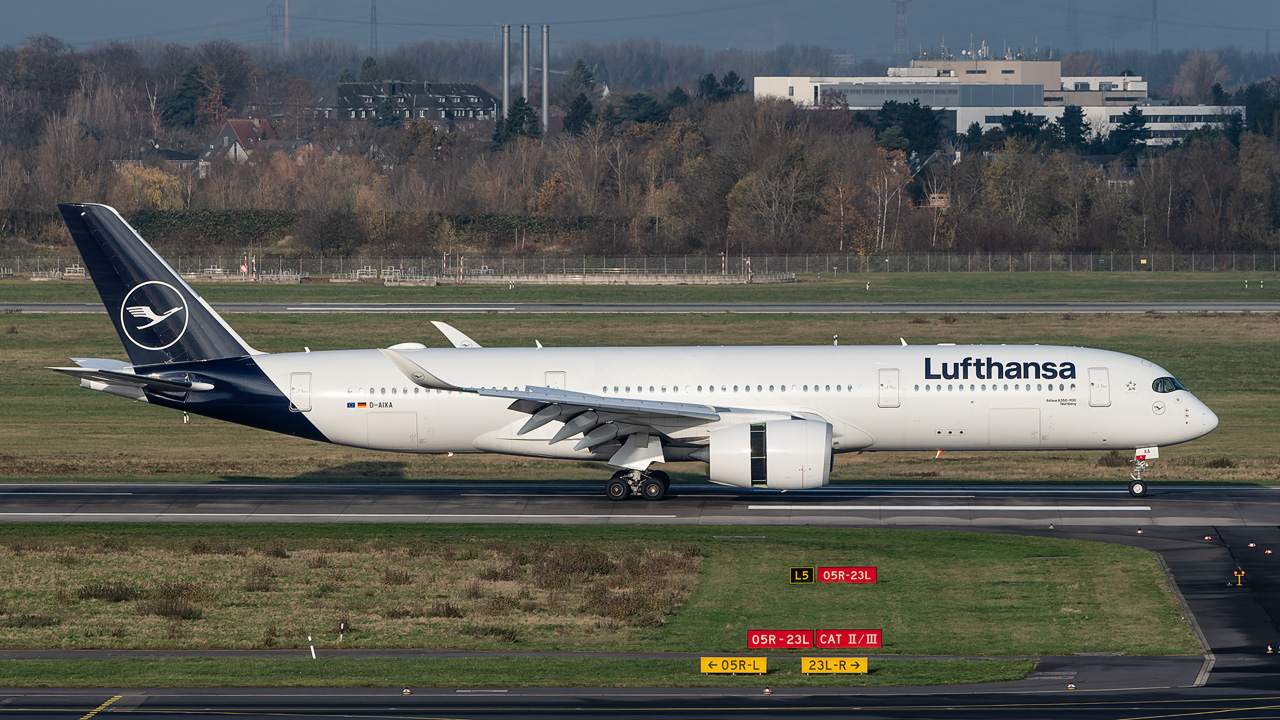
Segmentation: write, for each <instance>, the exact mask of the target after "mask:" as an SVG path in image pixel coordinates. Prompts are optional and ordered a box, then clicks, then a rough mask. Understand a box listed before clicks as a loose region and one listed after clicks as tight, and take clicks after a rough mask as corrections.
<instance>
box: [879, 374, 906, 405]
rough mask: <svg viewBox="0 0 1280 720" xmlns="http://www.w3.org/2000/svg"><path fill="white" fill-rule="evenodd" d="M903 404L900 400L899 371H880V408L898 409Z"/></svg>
mask: <svg viewBox="0 0 1280 720" xmlns="http://www.w3.org/2000/svg"><path fill="white" fill-rule="evenodd" d="M900 404H901V402H900V401H899V398H898V369H897V368H881V369H880V407H882V408H896V407H898V406H899V405H900Z"/></svg>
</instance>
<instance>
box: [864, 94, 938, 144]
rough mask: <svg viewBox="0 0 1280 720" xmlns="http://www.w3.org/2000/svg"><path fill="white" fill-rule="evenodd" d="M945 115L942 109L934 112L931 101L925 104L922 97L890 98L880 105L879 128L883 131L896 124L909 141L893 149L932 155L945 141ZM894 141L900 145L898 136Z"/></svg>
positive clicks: (902, 135) (877, 127)
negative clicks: (908, 100) (943, 121)
mask: <svg viewBox="0 0 1280 720" xmlns="http://www.w3.org/2000/svg"><path fill="white" fill-rule="evenodd" d="M941 116H942V114H941V113H939V112H934V110H933V109H932V108H930V107H929V106H928V105H921V104H920V101H919V100H912V101H911V102H909V103H900V102H896V101H894V100H889V101H886V102H885V104H884V105H882V106H881V107H880V115H879V118H878V119H877V120H878V121H877V123H876V130H877V131H878V132H879V133H880V134H881V135H883V134H884V133H885V132H886V131H887V130H888V129H889V128H893V127H896V128H898V130H899V132H900V133H901V137H902V138H903V140H905V141H906V145H905V146H902V147H894V148H890V149H899V150H906V151H907V152H909V153H910V152H914V153H918V154H920V155H922V156H923V155H928V154H929V153H932V152H933V151H934V150H937V149H938V144H939V143H940V142H941V141H942V117H941ZM894 142H895V145H896V144H897V140H895V141H894ZM882 144H883V143H882ZM886 147H887V146H886Z"/></svg>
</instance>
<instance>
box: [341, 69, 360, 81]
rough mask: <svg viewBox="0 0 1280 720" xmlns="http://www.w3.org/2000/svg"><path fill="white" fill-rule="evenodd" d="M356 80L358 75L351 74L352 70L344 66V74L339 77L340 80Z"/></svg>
mask: <svg viewBox="0 0 1280 720" xmlns="http://www.w3.org/2000/svg"><path fill="white" fill-rule="evenodd" d="M355 81H356V77H355V76H354V75H352V74H351V70H350V69H349V68H342V75H340V76H339V77H338V82H340V83H349V82H355Z"/></svg>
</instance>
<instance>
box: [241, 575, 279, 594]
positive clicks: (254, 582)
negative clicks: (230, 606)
mask: <svg viewBox="0 0 1280 720" xmlns="http://www.w3.org/2000/svg"><path fill="white" fill-rule="evenodd" d="M244 589H245V590H247V591H248V592H275V591H276V585H275V583H273V582H271V581H270V580H268V579H267V578H250V579H248V580H245V581H244Z"/></svg>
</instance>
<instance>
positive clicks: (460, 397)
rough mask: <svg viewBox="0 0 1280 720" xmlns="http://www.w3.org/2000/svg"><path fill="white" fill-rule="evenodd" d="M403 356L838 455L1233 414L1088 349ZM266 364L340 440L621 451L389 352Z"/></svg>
mask: <svg viewBox="0 0 1280 720" xmlns="http://www.w3.org/2000/svg"><path fill="white" fill-rule="evenodd" d="M403 354H404V355H405V356H406V357H408V358H410V359H412V360H413V361H414V362H416V363H417V364H418V365H420V366H421V367H423V368H427V369H429V370H430V372H432V373H433V374H435V376H436V377H438V378H440V379H442V380H444V381H446V382H448V383H451V384H453V385H455V386H459V387H468V388H475V387H486V388H510V389H513V390H514V389H517V388H521V389H522V388H524V387H525V386H537V387H556V388H563V389H566V390H572V391H577V392H582V393H591V394H593V395H605V396H612V397H622V398H638V399H647V400H662V401H672V402H680V403H696V404H703V405H708V406H712V407H714V408H716V409H717V411H719V412H720V415H721V419H720V420H719V421H717V422H716V423H710V424H701V425H697V426H694V427H687V426H683V425H681V426H675V425H673V426H672V427H671V428H670V429H669V433H668V434H669V437H671V438H673V439H675V440H677V441H682V442H687V443H689V444H691V445H697V444H698V443H700V442H705V438H706V437H707V434H708V432H709V431H710V430H714V429H715V428H717V427H719V426H725V425H729V424H737V423H742V422H751V421H753V420H754V419H756V418H759V417H765V416H773V417H778V416H794V417H806V418H811V419H822V420H825V421H826V422H829V423H830V424H831V426H832V446H833V450H834V451H835V452H851V451H860V450H871V451H874V450H933V449H943V450H1029V449H1044V450H1050V449H1061V450H1070V449H1075V450H1089V449H1109V448H1116V449H1125V448H1129V449H1132V448H1137V447H1146V446H1162V445H1171V444H1175V443H1180V442H1186V441H1188V440H1192V439H1195V438H1198V437H1201V436H1202V435H1205V434H1206V433H1208V432H1210V431H1211V430H1213V429H1214V428H1215V427H1216V426H1217V423H1218V419H1217V416H1215V415H1214V413H1213V412H1212V411H1211V410H1210V409H1209V408H1208V407H1206V406H1205V405H1204V403H1202V402H1200V400H1198V399H1197V398H1196V397H1195V396H1194V395H1192V394H1191V393H1190V392H1188V391H1186V390H1182V389H1176V390H1172V391H1167V392H1158V391H1157V390H1156V388H1154V387H1153V383H1154V382H1155V381H1156V380H1157V379H1159V378H1165V377H1169V373H1168V372H1166V371H1165V370H1164V369H1162V368H1160V367H1159V366H1157V365H1154V364H1152V363H1150V362H1148V361H1146V360H1143V359H1141V358H1138V357H1134V356H1131V355H1125V354H1122V353H1117V352H1111V351H1106V350H1094V349H1088V348H1076V347H1057V346H1039V345H1036V346H1026V345H1019V346H1006V345H969V346H956V345H927V346H926V345H917V346H887V347H886V346H843V347H828V346H818V347H641V348H629V347H611V348H474V349H457V348H449V349H423V350H407V351H404V352H403ZM255 361H256V363H257V364H258V365H259V367H261V368H262V370H263V371H264V372H265V373H266V375H267V376H268V377H269V378H270V379H271V381H272V382H273V383H275V384H276V386H277V387H279V388H280V390H281V392H283V393H284V394H285V396H286V397H289V398H290V399H291V400H292V402H293V404H294V405H295V406H296V407H297V408H298V411H299V412H304V413H306V415H307V418H308V419H309V420H310V421H311V422H312V423H313V424H314V425H315V426H316V427H317V428H318V429H319V430H320V431H321V432H322V433H323V434H324V435H325V436H326V437H327V438H328V439H329V440H330V441H332V442H335V443H339V444H343V445H351V446H356V447H366V448H374V449H380V450H394V451H402V452H419V453H445V452H455V453H460V452H500V453H508V454H515V455H529V456H537V457H554V458H577V459H594V460H601V459H607V457H608V454H607V453H605V454H601V453H600V452H598V451H597V452H593V451H592V450H589V449H582V450H574V449H573V447H574V443H573V442H568V441H565V442H560V443H557V444H554V445H553V444H549V443H548V440H549V439H550V438H551V436H552V435H553V434H554V431H555V430H556V429H557V427H558V426H559V424H558V423H551V424H550V425H548V426H546V427H542V428H539V429H538V430H536V431H534V432H530V433H528V434H526V435H523V436H518V435H517V430H519V429H520V428H521V426H522V425H523V424H524V423H525V422H526V421H527V420H528V418H529V416H528V415H527V414H525V413H522V412H517V411H515V410H511V409H508V405H510V401H509V400H505V399H500V398H492V397H480V396H477V395H475V394H472V393H467V392H456V391H447V390H434V389H428V388H423V387H418V386H417V385H415V384H413V383H412V382H410V381H409V380H408V379H407V378H406V377H405V375H404V374H403V373H402V372H401V371H400V370H398V369H397V368H396V367H395V366H393V365H392V363H391V362H389V361H388V360H387V359H386V358H385V357H384V356H383V355H382V354H380V353H379V352H378V351H377V350H347V351H333V352H312V353H288V354H278V355H260V356H257V357H255ZM1068 368H1069V369H1068ZM1037 375H1038V377H1037ZM1170 379H1171V378H1170ZM667 459H668V460H674V459H680V458H679V456H678V455H677V456H674V457H673V456H671V455H669V456H668V458H667Z"/></svg>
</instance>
